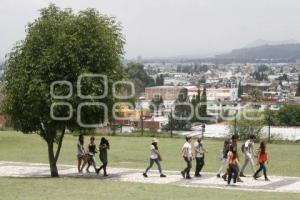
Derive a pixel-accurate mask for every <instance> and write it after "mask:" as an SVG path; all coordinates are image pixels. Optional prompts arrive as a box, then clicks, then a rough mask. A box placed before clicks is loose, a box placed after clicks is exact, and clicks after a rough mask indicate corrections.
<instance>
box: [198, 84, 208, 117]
mask: <svg viewBox="0 0 300 200" xmlns="http://www.w3.org/2000/svg"><path fill="white" fill-rule="evenodd" d="M199 114H200V116H201V117H206V116H207V96H206V87H204V88H203V91H202V94H201V100H200V110H199Z"/></svg>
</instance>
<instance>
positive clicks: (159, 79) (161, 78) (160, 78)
mask: <svg viewBox="0 0 300 200" xmlns="http://www.w3.org/2000/svg"><path fill="white" fill-rule="evenodd" d="M164 82H165V80H164V75H163V74H160V75H158V76H157V77H156V79H155V83H156V86H163V85H164Z"/></svg>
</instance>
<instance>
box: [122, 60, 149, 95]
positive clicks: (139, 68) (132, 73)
mask: <svg viewBox="0 0 300 200" xmlns="http://www.w3.org/2000/svg"><path fill="white" fill-rule="evenodd" d="M126 73H127V74H128V78H129V80H130V81H132V82H133V84H134V87H135V92H136V94H137V95H139V94H141V93H143V92H144V91H145V87H151V86H155V81H154V79H153V78H152V77H150V76H149V75H148V74H147V73H146V71H145V70H144V65H143V64H140V63H129V64H128V66H127V68H126Z"/></svg>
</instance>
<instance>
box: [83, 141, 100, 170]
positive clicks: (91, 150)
mask: <svg viewBox="0 0 300 200" xmlns="http://www.w3.org/2000/svg"><path fill="white" fill-rule="evenodd" d="M96 153H97V149H96V144H95V138H94V136H92V137H91V138H90V143H89V146H88V153H87V155H88V166H87V168H86V172H88V173H89V172H90V171H89V168H90V166H91V165H92V166H93V167H94V169H95V172H96V173H97V174H98V170H97V167H96V161H95V154H96Z"/></svg>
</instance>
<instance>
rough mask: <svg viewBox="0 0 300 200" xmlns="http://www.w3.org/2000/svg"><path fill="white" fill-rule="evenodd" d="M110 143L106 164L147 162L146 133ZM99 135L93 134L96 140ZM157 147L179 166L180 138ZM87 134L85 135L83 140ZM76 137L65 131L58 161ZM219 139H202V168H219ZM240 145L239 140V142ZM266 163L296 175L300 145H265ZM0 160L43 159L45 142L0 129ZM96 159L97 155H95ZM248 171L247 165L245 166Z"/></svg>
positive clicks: (168, 163) (66, 160)
mask: <svg viewBox="0 0 300 200" xmlns="http://www.w3.org/2000/svg"><path fill="white" fill-rule="evenodd" d="M108 139H109V140H110V143H111V150H110V151H109V165H110V166H114V167H132V168H145V167H146V165H147V164H148V158H149V145H150V141H151V138H148V137H120V136H113V137H108ZM99 140H100V136H97V137H96V141H97V143H98V142H99ZM159 140H160V143H159V146H160V151H161V153H162V156H163V162H162V166H163V168H164V169H167V170H181V169H182V168H183V167H184V163H183V161H182V158H181V154H180V151H181V147H182V145H183V143H184V138H160V139H159ZM88 141H89V137H88V136H86V137H85V143H86V144H87V142H88ZM76 142H77V137H75V136H72V135H66V137H65V139H64V143H63V147H62V151H61V155H60V159H59V164H72V165H76V162H77V160H76ZM222 145H223V142H222V141H217V140H207V141H205V146H206V148H207V150H208V151H209V153H208V154H207V156H206V165H205V167H204V171H207V172H215V171H217V169H218V168H219V165H220V161H219V159H218V155H219V152H220V150H221V148H222ZM239 146H241V142H240V145H239ZM268 152H269V157H270V163H269V165H268V170H269V174H271V175H285V176H300V170H299V169H300V159H299V158H300V146H299V145H297V144H270V145H269V146H268ZM0 160H7V161H23V162H41V163H47V162H48V157H47V146H46V143H45V142H44V141H43V140H42V138H41V137H39V136H38V135H35V134H30V135H24V134H22V133H20V132H16V131H1V132H0ZM97 161H98V159H97ZM98 163H99V162H98ZM247 170H248V171H246V172H250V166H249V167H248V169H247Z"/></svg>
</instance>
